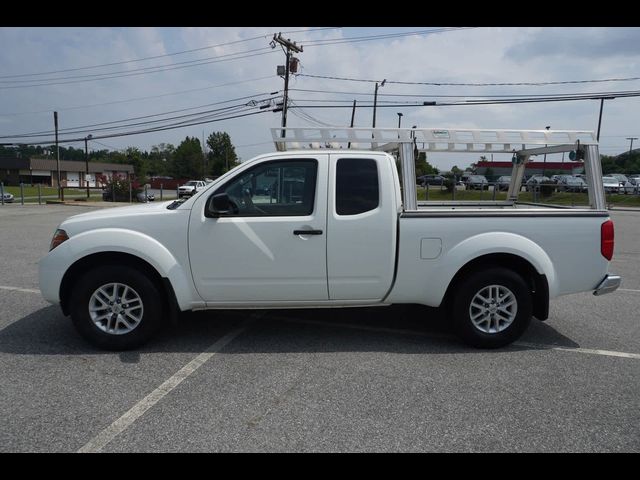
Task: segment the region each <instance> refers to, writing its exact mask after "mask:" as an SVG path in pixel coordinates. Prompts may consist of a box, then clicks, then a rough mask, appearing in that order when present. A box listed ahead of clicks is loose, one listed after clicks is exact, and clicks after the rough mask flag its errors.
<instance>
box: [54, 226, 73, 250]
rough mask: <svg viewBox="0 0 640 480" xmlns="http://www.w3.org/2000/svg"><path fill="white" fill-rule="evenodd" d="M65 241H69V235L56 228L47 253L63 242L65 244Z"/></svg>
mask: <svg viewBox="0 0 640 480" xmlns="http://www.w3.org/2000/svg"><path fill="white" fill-rule="evenodd" d="M67 240H69V235H67V232H65V231H64V230H62V229H60V228H58V229H57V230H56V232H55V233H54V234H53V238H52V239H51V245H50V246H49V251H51V250H53V249H54V248H56V247H57V246H58V245H60V244H61V243H63V242H66V241H67Z"/></svg>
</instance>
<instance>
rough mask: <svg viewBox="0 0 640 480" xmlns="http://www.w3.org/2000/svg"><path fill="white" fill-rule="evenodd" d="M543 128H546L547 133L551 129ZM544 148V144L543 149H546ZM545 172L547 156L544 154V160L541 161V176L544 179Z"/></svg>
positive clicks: (548, 127)
mask: <svg viewBox="0 0 640 480" xmlns="http://www.w3.org/2000/svg"><path fill="white" fill-rule="evenodd" d="M544 128H546V129H547V132H548V131H549V129H550V128H551V127H550V126H548V125H547V126H546V127H544ZM546 146H547V145H546V144H545V147H546ZM546 170H547V154H546V153H545V154H544V160H543V162H542V176H543V177H544V174H545V172H546Z"/></svg>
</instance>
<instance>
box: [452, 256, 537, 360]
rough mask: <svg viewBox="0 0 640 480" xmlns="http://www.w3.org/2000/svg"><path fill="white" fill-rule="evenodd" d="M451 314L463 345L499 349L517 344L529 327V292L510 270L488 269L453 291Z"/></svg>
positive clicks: (530, 312)
mask: <svg viewBox="0 0 640 480" xmlns="http://www.w3.org/2000/svg"><path fill="white" fill-rule="evenodd" d="M451 314H452V316H453V324H454V328H455V330H456V333H457V334H458V335H459V336H460V338H462V340H463V341H464V342H465V343H467V344H469V345H472V346H474V347H479V348H499V347H502V346H504V345H508V344H509V343H511V342H513V341H515V340H517V339H518V338H519V337H520V336H521V335H522V334H523V333H524V331H525V330H526V329H527V327H528V326H529V323H530V322H531V315H532V299H531V292H530V291H529V288H528V287H527V284H526V283H525V281H524V280H523V279H522V277H521V276H520V275H518V274H517V273H515V272H513V271H512V270H509V269H506V268H502V267H489V268H486V269H484V270H480V271H476V272H473V273H471V274H470V275H469V276H468V277H467V278H465V279H464V280H462V282H460V283H459V284H458V285H457V286H456V287H455V294H454V297H453V303H452V305H451Z"/></svg>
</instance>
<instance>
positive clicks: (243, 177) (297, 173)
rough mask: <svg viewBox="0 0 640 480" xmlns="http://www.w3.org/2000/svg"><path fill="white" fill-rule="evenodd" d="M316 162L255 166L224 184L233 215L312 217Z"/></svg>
mask: <svg viewBox="0 0 640 480" xmlns="http://www.w3.org/2000/svg"><path fill="white" fill-rule="evenodd" d="M317 170H318V162H317V161H316V160H288V161H284V160H278V161H273V162H265V163H261V164H260V165H257V166H255V167H253V168H251V169H249V170H247V171H246V172H243V173H241V174H240V175H238V176H237V177H235V178H233V179H231V180H230V181H229V182H228V183H227V184H225V185H223V186H222V187H221V188H220V189H219V190H217V192H216V193H222V192H226V194H227V195H228V196H229V199H230V200H231V202H233V204H234V205H235V207H237V208H234V209H233V210H234V212H235V211H237V213H234V214H232V216H241V217H246V216H298V215H311V213H312V212H313V207H314V200H315V194H316V179H317Z"/></svg>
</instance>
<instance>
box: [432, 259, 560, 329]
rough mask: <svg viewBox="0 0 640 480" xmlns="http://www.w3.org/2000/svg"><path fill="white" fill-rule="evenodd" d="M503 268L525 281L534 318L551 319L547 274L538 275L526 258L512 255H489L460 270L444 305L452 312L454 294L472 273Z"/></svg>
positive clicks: (446, 294) (449, 288)
mask: <svg viewBox="0 0 640 480" xmlns="http://www.w3.org/2000/svg"><path fill="white" fill-rule="evenodd" d="M494 266H497V267H502V268H506V269H508V270H512V271H514V272H516V273H517V274H518V275H520V276H521V277H522V279H523V280H524V281H525V283H526V284H527V286H528V287H529V290H530V292H531V296H532V302H533V316H534V317H536V318H537V319H538V320H546V319H547V318H548V317H549V283H548V280H547V277H546V275H545V274H541V273H538V271H537V270H536V268H535V267H534V266H533V265H532V264H531V263H530V262H529V261H528V260H526V259H525V258H523V257H521V256H518V255H515V254H512V253H489V254H486V255H482V256H480V257H477V258H474V259H473V260H471V261H469V262H467V263H466V264H465V265H463V266H462V268H460V269H459V270H458V271H457V273H456V274H455V275H454V277H453V278H452V280H451V282H450V283H449V287H448V288H447V291H446V293H445V296H444V301H443V304H444V305H445V306H446V308H447V309H448V310H450V307H451V302H452V300H453V297H454V295H453V292H455V291H456V288H457V286H458V285H459V284H460V282H462V280H463V279H464V278H466V277H467V276H468V275H469V274H470V273H471V272H475V271H480V270H483V269H486V268H488V267H494Z"/></svg>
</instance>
